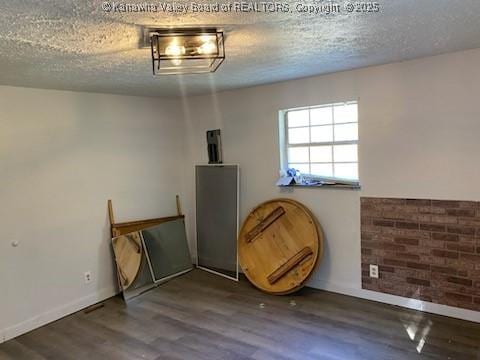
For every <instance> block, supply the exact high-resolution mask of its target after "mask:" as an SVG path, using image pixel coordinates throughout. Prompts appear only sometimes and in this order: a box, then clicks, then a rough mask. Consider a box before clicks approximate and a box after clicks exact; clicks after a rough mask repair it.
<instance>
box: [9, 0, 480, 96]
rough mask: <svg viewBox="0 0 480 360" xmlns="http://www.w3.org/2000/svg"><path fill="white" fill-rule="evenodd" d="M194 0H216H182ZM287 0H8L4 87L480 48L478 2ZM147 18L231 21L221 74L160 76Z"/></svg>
mask: <svg viewBox="0 0 480 360" xmlns="http://www.w3.org/2000/svg"><path fill="white" fill-rule="evenodd" d="M121 1H123V2H124V3H134V2H138V3H145V2H147V3H152V2H151V1H150V0H147V1H143V0H142V1H138V0H121ZM168 1H169V0H168ZM168 1H167V2H168ZM234 1H239V0H218V2H219V3H227V2H234ZM119 2H120V1H117V3H119ZM154 2H155V1H154ZM192 2H196V3H208V2H210V3H213V2H215V1H212V0H196V1H193V0H192V1H178V0H177V1H176V3H186V4H190V3H192ZM277 2H278V1H277ZM287 2H288V4H289V5H290V9H292V12H289V13H217V14H207V13H203V14H202V13H195V14H194V13H192V12H189V13H187V14H183V15H181V14H167V13H105V12H104V11H103V10H102V4H103V1H85V0H79V1H73V0H67V1H66V0H42V1H38V0H23V1H21V0H11V1H7V0H0V84H4V85H17V86H27V87H40V88H53V89H68V90H78V91H93V92H107V93H123V94H135V95H152V96H164V95H166V96H175V95H182V94H186V93H188V94H200V93H206V92H210V91H212V90H217V91H219V90H225V89H232V88H239V87H247V86H253V85H258V84H266V83H272V82H277V81H282V80H287V79H293V78H300V77H306V76H310V75H316V74H324V73H330V72H335V71H340V70H347V69H353V68H359V67H364V66H369V65H374V64H384V63H389V62H395V61H400V60H407V59H413V58H418V57H424V56H429V55H434V54H440V53H445V52H451V51H457V50H463V49H470V48H478V47H480V1H479V0H380V12H379V13H376V14H347V13H346V12H345V11H343V12H342V14H339V15H337V14H335V15H330V16H325V15H308V14H302V13H298V12H296V11H295V6H296V4H297V3H304V4H315V3H314V2H311V1H307V0H305V1H303V2H302V1H301V0H299V1H291V0H288V1H287ZM155 3H157V4H159V3H160V2H155ZM319 3H321V2H319V1H317V2H316V4H319ZM337 3H339V4H342V3H343V1H338V2H337ZM138 25H157V26H170V25H176V26H179V25H182V26H186V25H219V26H222V27H223V28H224V29H226V31H227V39H226V60H225V62H224V63H223V64H222V66H221V67H220V68H219V69H218V70H217V72H216V73H214V74H203V75H187V76H183V77H180V76H165V77H153V76H152V74H151V59H150V52H149V50H145V49H138V41H139V26H138Z"/></svg>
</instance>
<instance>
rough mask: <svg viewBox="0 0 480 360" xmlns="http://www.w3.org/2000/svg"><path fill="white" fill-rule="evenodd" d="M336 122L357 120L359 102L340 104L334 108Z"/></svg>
mask: <svg viewBox="0 0 480 360" xmlns="http://www.w3.org/2000/svg"><path fill="white" fill-rule="evenodd" d="M333 113H334V119H335V124H340V123H346V122H357V121H358V113H357V104H351V105H340V106H335V107H334V108H333Z"/></svg>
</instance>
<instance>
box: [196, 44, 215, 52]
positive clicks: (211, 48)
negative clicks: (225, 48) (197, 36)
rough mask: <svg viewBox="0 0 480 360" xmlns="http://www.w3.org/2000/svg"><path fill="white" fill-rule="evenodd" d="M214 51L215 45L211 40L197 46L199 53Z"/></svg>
mask: <svg viewBox="0 0 480 360" xmlns="http://www.w3.org/2000/svg"><path fill="white" fill-rule="evenodd" d="M215 52H217V45H216V44H215V43H214V42H212V41H208V42H205V43H203V44H202V45H201V46H200V47H199V48H198V53H199V54H213V53H215Z"/></svg>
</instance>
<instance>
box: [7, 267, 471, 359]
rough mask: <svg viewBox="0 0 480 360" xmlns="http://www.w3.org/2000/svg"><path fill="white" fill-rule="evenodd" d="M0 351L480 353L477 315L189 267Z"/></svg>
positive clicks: (75, 354) (345, 355)
mask: <svg viewBox="0 0 480 360" xmlns="http://www.w3.org/2000/svg"><path fill="white" fill-rule="evenodd" d="M0 359H1V360H4V359H15V360H21V359H28V360H37V359H39V360H40V359H76V360H77V359H89V360H93V359H116V360H117V359H120V360H122V359H147V360H160V359H182V360H183V359H195V360H197V359H199V360H215V359H222V360H223V359H272V360H273V359H275V360H282V359H302V360H304V359H305V360H308V359H325V360H348V359H368V360H374V359H381V360H384V359H469V360H470V359H480V324H475V323H470V322H467V321H460V320H455V319H450V318H447V317H442V316H436V315H430V314H425V313H421V312H416V311H412V310H406V309H402V308H399V307H395V306H390V305H384V304H380V303H376V302H371V301H366V300H360V299H356V298H352V297H348V296H342V295H338V294H333V293H328V292H324V291H318V290H313V289H308V288H305V289H303V290H301V291H300V292H299V293H297V294H295V295H291V296H285V297H276V296H271V295H266V294H263V293H261V292H259V291H257V290H256V289H254V288H253V287H252V286H251V285H250V284H249V283H248V282H247V281H245V280H243V281H240V282H239V283H234V282H231V281H229V280H226V279H223V278H220V277H217V276H215V275H212V274H209V273H206V272H203V271H200V270H195V271H192V272H190V273H188V274H186V275H184V276H182V277H180V278H177V279H175V280H172V281H170V282H168V283H166V284H164V285H162V286H160V287H159V288H157V289H155V290H153V291H150V292H147V293H145V294H143V295H141V296H140V297H138V298H136V299H134V300H132V301H131V302H130V303H129V305H128V306H125V305H124V303H123V302H122V301H121V300H120V299H119V298H117V297H115V298H112V299H109V300H108V301H106V303H105V307H103V308H100V309H98V310H96V311H94V312H91V313H89V314H85V313H84V312H79V313H76V314H74V315H72V316H68V317H66V318H64V319H61V320H59V321H57V322H54V323H52V324H49V325H47V326H44V327H42V328H40V329H37V330H35V331H32V332H30V333H28V334H25V335H23V336H20V337H18V338H16V339H14V340H10V341H8V342H5V343H3V344H0Z"/></svg>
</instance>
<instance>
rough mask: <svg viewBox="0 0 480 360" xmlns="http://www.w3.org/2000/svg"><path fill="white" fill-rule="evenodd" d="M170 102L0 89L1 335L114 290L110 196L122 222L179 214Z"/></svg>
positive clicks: (178, 132) (178, 137)
mask: <svg viewBox="0 0 480 360" xmlns="http://www.w3.org/2000/svg"><path fill="white" fill-rule="evenodd" d="M177 109H178V101H176V100H175V101H174V100H159V99H153V98H139V97H127V96H113V95H101V94H85V93H73V92H62V91H50V90H33V89H26V88H14V87H4V86H2V87H0V199H1V206H0V284H1V289H2V290H1V292H0V293H1V295H0V342H1V341H2V340H4V339H7V338H11V337H13V336H16V335H18V334H20V333H22V332H25V331H28V330H30V329H32V328H34V327H37V326H39V325H42V324H43V323H45V322H49V321H52V320H54V319H56V318H59V317H61V316H64V315H66V314H68V313H71V312H73V311H76V310H78V309H80V308H82V307H85V306H88V305H91V304H92V303H95V302H97V301H100V300H103V299H104V298H107V297H109V296H111V295H113V294H114V292H115V290H116V288H115V278H114V267H113V263H112V255H111V252H110V242H109V223H108V216H107V199H109V198H110V199H112V200H113V205H114V210H115V212H116V218H117V220H119V221H122V220H128V219H135V218H142V217H157V216H166V215H172V214H175V213H176V206H175V194H180V195H181V197H184V196H183V192H182V181H183V179H184V177H183V176H182V175H183V174H182V168H181V166H180V165H179V164H181V160H182V159H184V146H183V144H184V129H183V124H182V121H181V119H180V117H179V112H178V110H177ZM15 240H16V241H18V242H19V246H18V247H12V246H11V242H12V241H15ZM87 270H90V271H91V272H92V275H93V281H92V283H91V284H88V285H86V284H84V279H83V276H84V272H85V271H87Z"/></svg>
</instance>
